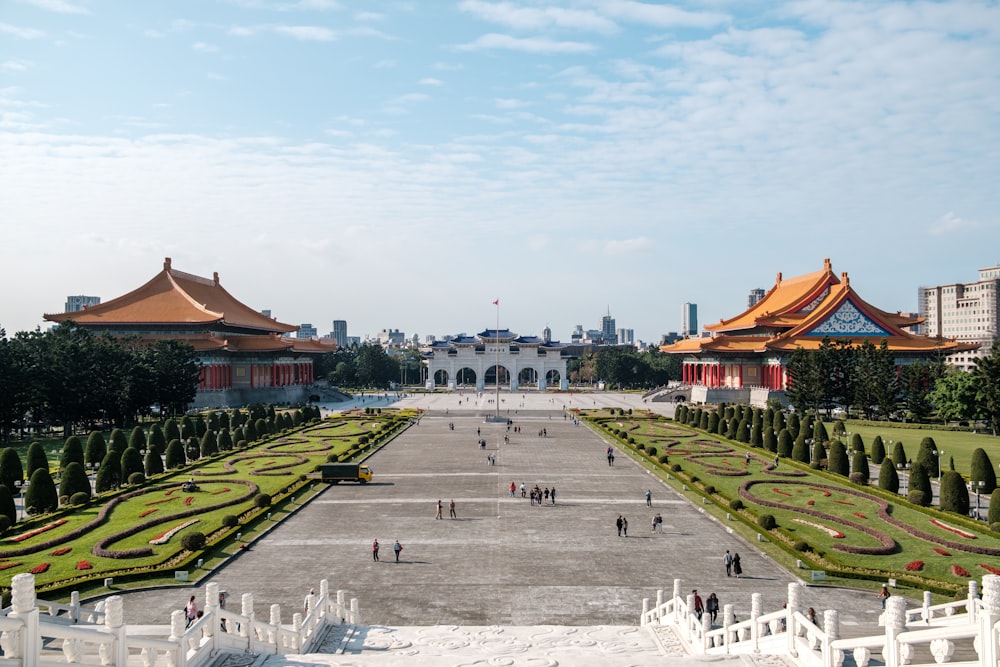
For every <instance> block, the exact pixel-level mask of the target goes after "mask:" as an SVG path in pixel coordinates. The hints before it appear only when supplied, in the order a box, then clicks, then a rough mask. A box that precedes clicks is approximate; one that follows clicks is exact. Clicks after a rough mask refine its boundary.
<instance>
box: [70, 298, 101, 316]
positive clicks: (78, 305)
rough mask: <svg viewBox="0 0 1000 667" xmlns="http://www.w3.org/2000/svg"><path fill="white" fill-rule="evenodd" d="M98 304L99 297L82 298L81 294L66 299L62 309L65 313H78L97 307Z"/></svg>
mask: <svg viewBox="0 0 1000 667" xmlns="http://www.w3.org/2000/svg"><path fill="white" fill-rule="evenodd" d="M100 303H101V297H99V296H84V295H83V294H77V295H75V296H68V297H66V307H65V308H64V311H65V312H67V313H78V312H80V311H81V310H83V309H84V308H90V307H91V306H98V305H100Z"/></svg>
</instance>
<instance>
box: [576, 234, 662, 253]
mask: <svg viewBox="0 0 1000 667" xmlns="http://www.w3.org/2000/svg"><path fill="white" fill-rule="evenodd" d="M655 245H656V244H655V243H654V242H653V240H652V239H650V238H647V237H645V236H637V237H635V238H631V239H621V240H597V239H591V240H587V241H581V242H580V243H579V244H578V248H579V249H580V251H581V252H587V253H591V254H595V255H603V256H604V257H626V256H629V255H638V254H642V253H646V252H649V251H650V250H652V249H653V248H654V247H655Z"/></svg>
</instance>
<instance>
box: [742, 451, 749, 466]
mask: <svg viewBox="0 0 1000 667" xmlns="http://www.w3.org/2000/svg"><path fill="white" fill-rule="evenodd" d="M743 465H745V466H746V467H748V468H749V467H750V452H747V460H746V463H744V464H743Z"/></svg>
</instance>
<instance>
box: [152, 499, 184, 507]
mask: <svg viewBox="0 0 1000 667" xmlns="http://www.w3.org/2000/svg"><path fill="white" fill-rule="evenodd" d="M171 500H177V499H176V498H160V499H159V500H150V501H149V502H148V503H146V506H147V507H148V506H149V505H159V504H160V503H169V502H170V501H171Z"/></svg>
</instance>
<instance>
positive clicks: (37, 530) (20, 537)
mask: <svg viewBox="0 0 1000 667" xmlns="http://www.w3.org/2000/svg"><path fill="white" fill-rule="evenodd" d="M66 521H68V519H59V520H58V521H53V522H52V523H48V524H45V525H44V526H42V527H41V528H35V529H34V530H29V531H28V532H26V533H21V534H20V535H15V536H14V537H12V538H10V541H11V542H23V541H24V540H26V539H28V538H29V537H34V536H35V535H40V534H41V533H44V532H45V531H47V530H52V529H53V528H58V527H59V526H61V525H63V524H64V523H66Z"/></svg>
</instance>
